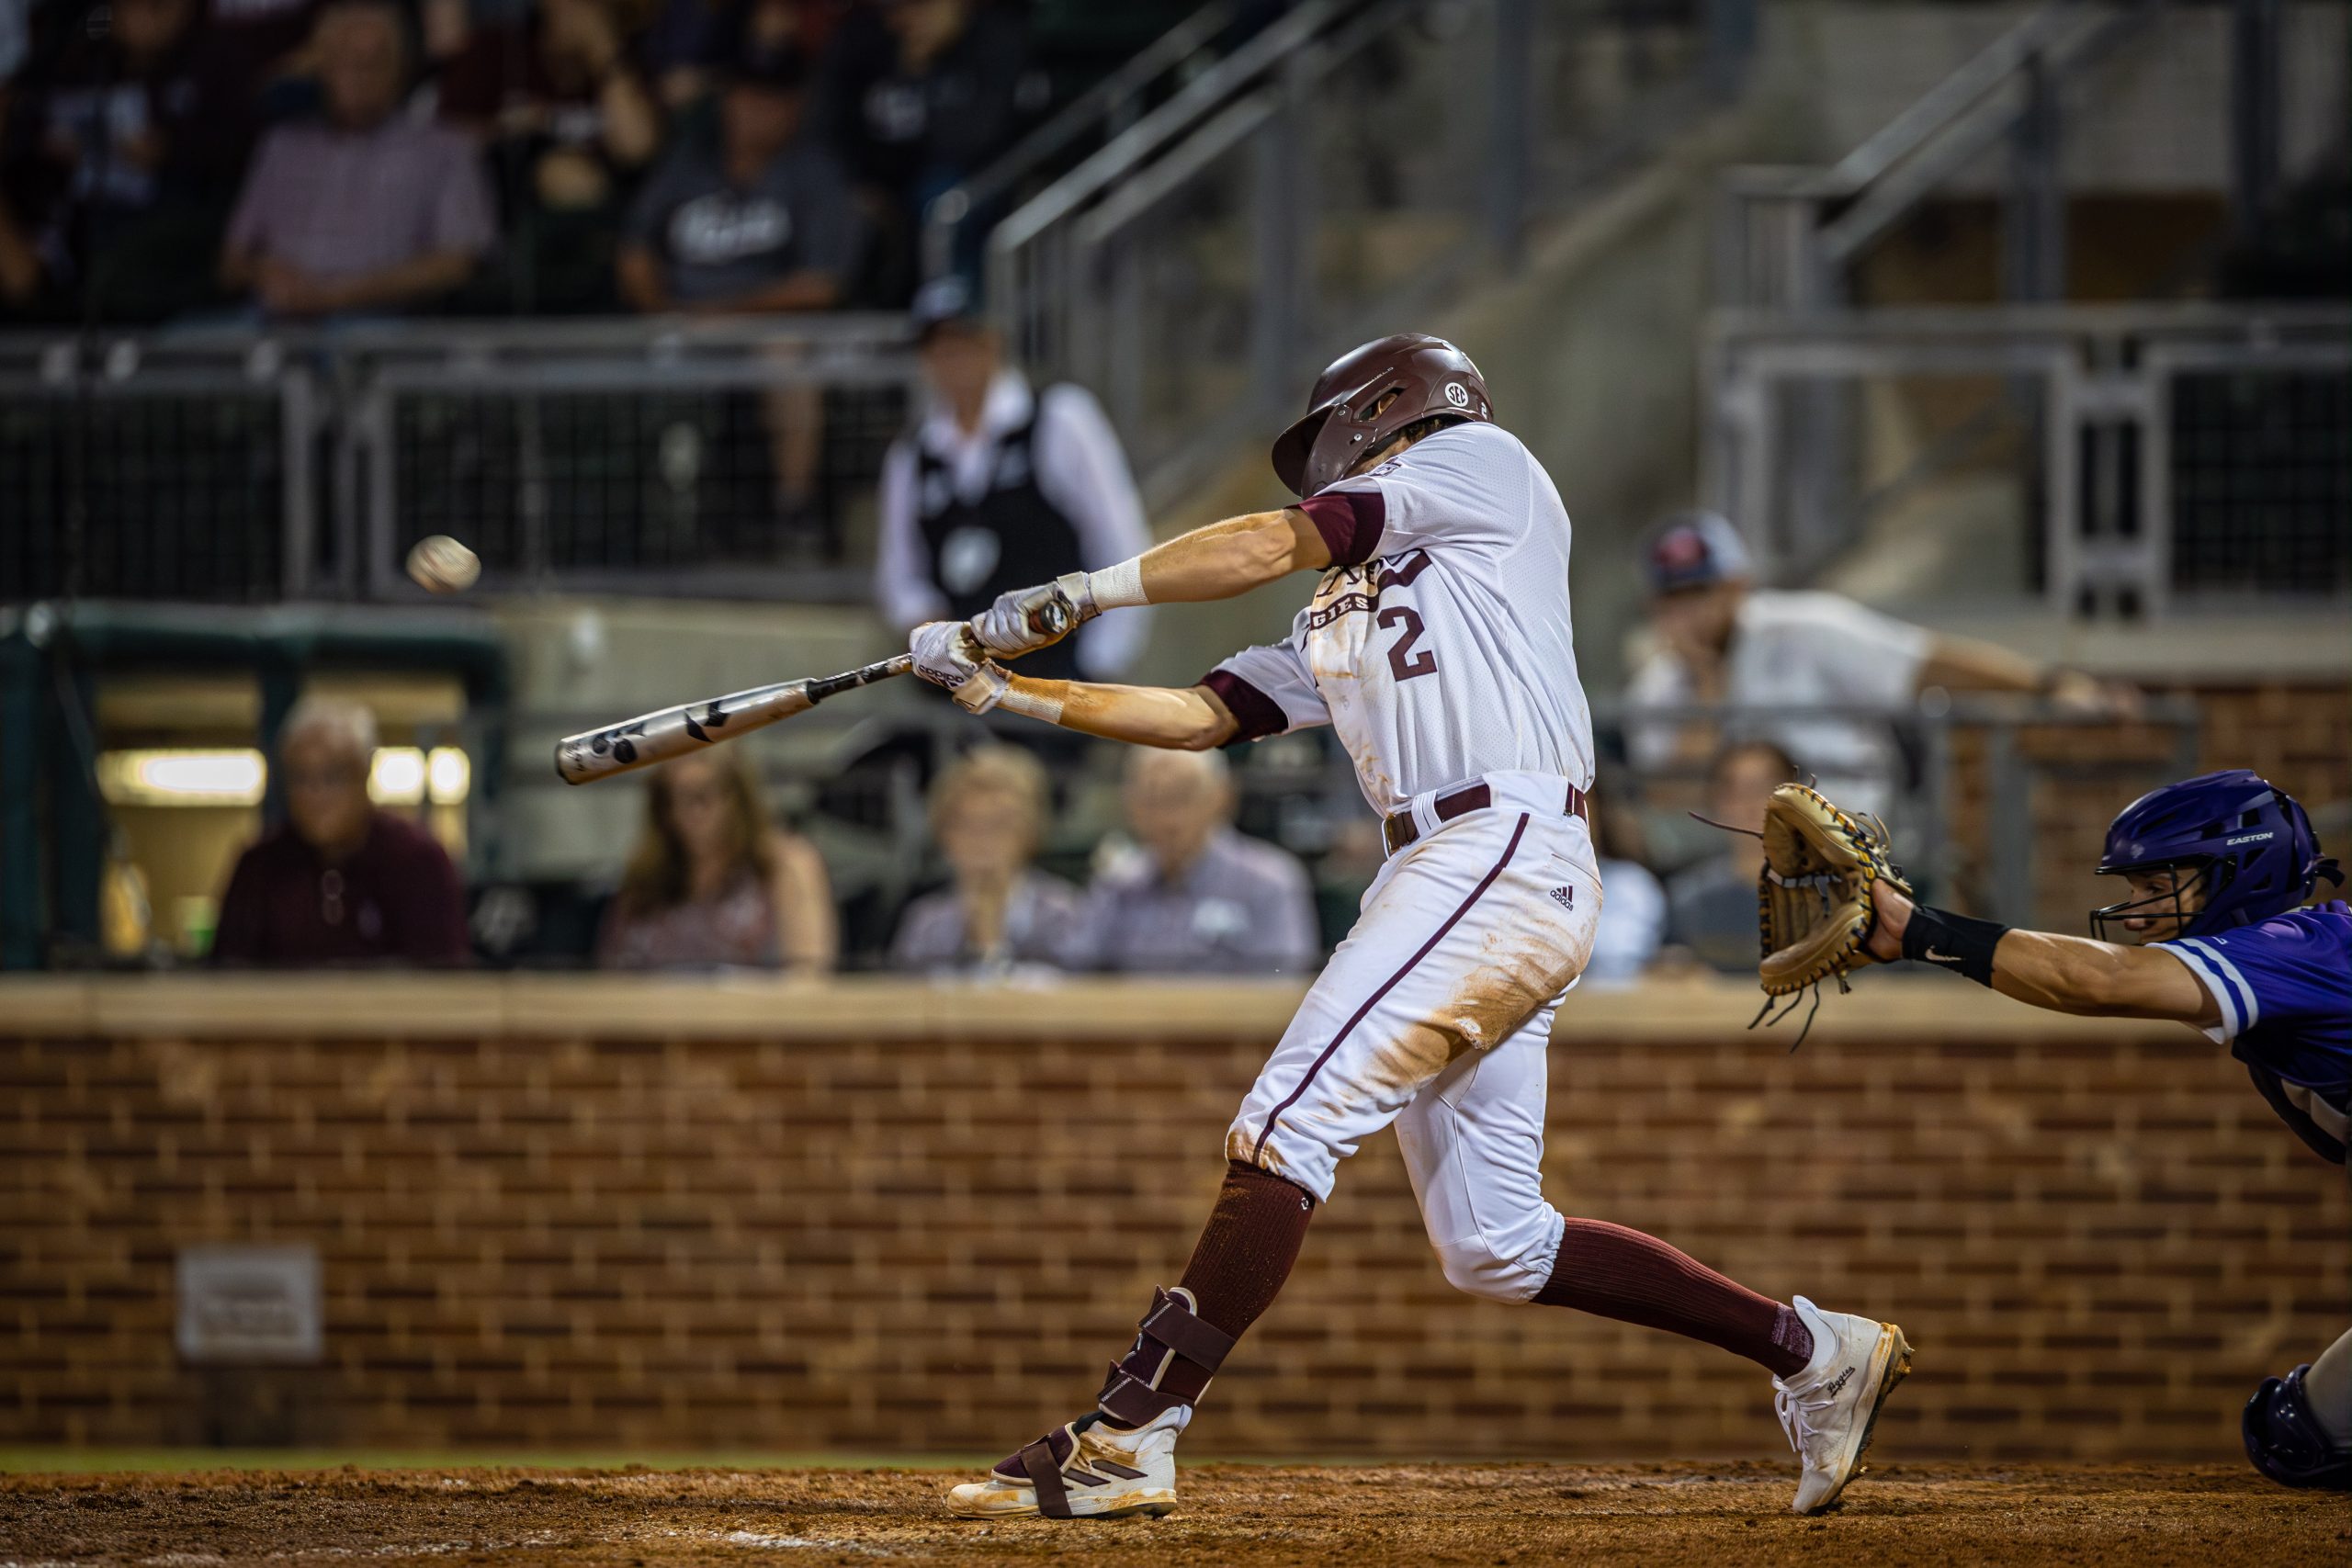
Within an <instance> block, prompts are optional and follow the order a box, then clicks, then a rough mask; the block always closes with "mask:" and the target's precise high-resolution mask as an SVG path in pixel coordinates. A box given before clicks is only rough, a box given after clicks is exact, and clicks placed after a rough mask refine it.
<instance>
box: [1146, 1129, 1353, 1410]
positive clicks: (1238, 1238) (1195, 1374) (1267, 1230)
mask: <svg viewBox="0 0 2352 1568" xmlns="http://www.w3.org/2000/svg"><path fill="white" fill-rule="evenodd" d="M1314 1218H1315V1200H1314V1198H1313V1197H1312V1196H1311V1195H1309V1194H1308V1192H1307V1191H1306V1189H1305V1188H1303V1187H1299V1186H1296V1185H1295V1184H1293V1183H1291V1182H1288V1181H1285V1180H1283V1179H1282V1178H1281V1177H1279V1176H1270V1175H1268V1174H1267V1173H1266V1172H1264V1171H1262V1170H1260V1169H1259V1168H1257V1167H1256V1166H1254V1165H1244V1164H1242V1163H1241V1162H1240V1161H1239V1160H1234V1161H1232V1162H1230V1163H1229V1164H1228V1165H1227V1167H1226V1172H1225V1186H1224V1188H1223V1189H1222V1190H1219V1191H1218V1193H1217V1195H1216V1208H1214V1209H1212V1210H1210V1211H1209V1223H1208V1224H1206V1225H1204V1226H1203V1227H1202V1228H1201V1239H1200V1240H1199V1241H1197V1242H1194V1243H1193V1260H1192V1261H1191V1262H1189V1263H1187V1264H1185V1265H1184V1277H1183V1278H1182V1280H1178V1281H1177V1283H1178V1284H1179V1285H1181V1286H1182V1287H1183V1288H1184V1289H1185V1290H1188V1291H1190V1292H1193V1312H1194V1313H1195V1314H1197V1315H1198V1316H1199V1317H1200V1318H1201V1320H1202V1321H1203V1322H1204V1323H1206V1324H1208V1325H1210V1326H1211V1327H1213V1328H1217V1329H1222V1330H1223V1331H1224V1332H1226V1333H1227V1334H1229V1335H1231V1336H1233V1337H1235V1338H1237V1339H1238V1338H1239V1337H1241V1335H1242V1333H1243V1331H1244V1330H1246V1329H1248V1328H1249V1326H1250V1325H1251V1324H1253V1323H1255V1322H1257V1321H1258V1317H1259V1314H1261V1313H1263V1312H1264V1311H1265V1310H1266V1309H1267V1308H1268V1307H1270V1306H1272V1305H1273V1304H1274V1298H1275V1297H1276V1296H1278V1295H1280V1294H1281V1293H1282V1288H1283V1280H1287V1279H1289V1278H1290V1270H1291V1265H1292V1264H1294V1263H1296V1262H1297V1261H1298V1249H1299V1247H1301V1246H1303V1245H1305V1243H1306V1225H1307V1222H1308V1221H1310V1220H1312V1219H1314ZM1136 1348H1137V1349H1138V1350H1140V1349H1141V1348H1142V1342H1141V1341H1140V1340H1138V1341H1137V1342H1136ZM1209 1376H1210V1374H1209V1373H1208V1371H1205V1370H1204V1369H1203V1368H1201V1367H1198V1366H1196V1365H1194V1364H1193V1362H1191V1361H1188V1360H1186V1359H1184V1358H1183V1357H1182V1356H1178V1357H1175V1358H1173V1359H1171V1360H1170V1362H1169V1365H1168V1370H1167V1371H1165V1372H1164V1373H1162V1374H1161V1375H1160V1379H1159V1392H1160V1393H1169V1394H1174V1395H1175V1396H1176V1397H1178V1398H1180V1399H1185V1400H1193V1399H1198V1398H1199V1397H1200V1396H1201V1393H1202V1391H1203V1390H1204V1389H1206V1388H1207V1387H1208V1386H1209ZM1105 1419H1106V1420H1108V1419H1109V1417H1107V1416H1106V1417H1105ZM1112 1424H1113V1425H1114V1426H1125V1422H1115V1421H1114V1422H1113V1423H1112Z"/></svg>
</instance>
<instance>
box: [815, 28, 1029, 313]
mask: <svg viewBox="0 0 2352 1568" xmlns="http://www.w3.org/2000/svg"><path fill="white" fill-rule="evenodd" d="M1028 54H1029V47H1028V39H1027V37H1026V35H1025V31H1024V29H1023V27H1022V24H1021V21H1020V19H1019V18H1018V17H1015V16H1013V15H1012V14H1011V13H1010V12H1008V11H1007V10H1006V9H1005V8H1003V7H1001V6H986V5H977V4H974V0H874V3H873V4H870V5H866V6H860V7H859V8H857V9H856V10H854V11H852V12H851V13H850V14H849V16H848V17H846V18H844V19H843V21H842V27H841V30H840V32H839V33H838V34H837V35H836V36H835V38H834V39H833V47H832V49H831V51H830V52H829V53H828V55H827V57H826V60H825V70H824V83H823V95H824V96H823V106H824V119H825V125H826V129H827V132H828V134H830V135H831V138H832V140H833V144H834V145H835V146H837V147H840V148H841V149H842V156H843V157H844V158H846V159H847V160H848V161H849V165H850V171H851V174H852V175H854V177H855V179H856V181H857V186H858V192H859V195H860V196H861V197H863V198H864V200H865V206H866V215H867V217H868V218H869V219H871V220H873V221H874V223H875V225H876V229H877V231H878V232H879V236H880V245H879V252H880V254H879V256H878V258H877V262H876V274H875V276H874V278H873V283H872V288H873V292H874V296H875V299H874V302H875V303H876V304H879V305H898V304H901V303H903V302H904V301H905V300H906V299H907V297H908V296H909V295H910V293H911V292H912V291H913V288H914V280H915V234H916V230H917V227H918V226H919V225H920V223H921V222H922V210H923V208H924V206H925V205H926V204H927V203H928V202H930V200H931V199H932V197H935V196H938V195H939V194H940V193H941V192H943V191H944V190H946V189H947V188H948V187H949V186H953V185H955V184H956V182H957V181H959V180H961V179H963V178H964V177H965V176H966V175H972V174H977V173H978V171H979V170H981V169H982V168H985V167H986V166H987V165H988V163H989V160H990V159H992V158H994V157H995V156H996V155H997V154H998V153H999V152H1003V151H1004V150H1005V148H1006V147H1008V146H1010V145H1011V144H1012V140H1013V137H1014V135H1015V134H1016V133H1017V132H1018V130H1019V129H1020V111H1021V104H1022V99H1023V94H1024V92H1025V91H1027V90H1028V88H1027V66H1028ZM961 259H963V260H965V261H967V262H968V261H970V260H971V259H973V258H968V257H967V258H961Z"/></svg>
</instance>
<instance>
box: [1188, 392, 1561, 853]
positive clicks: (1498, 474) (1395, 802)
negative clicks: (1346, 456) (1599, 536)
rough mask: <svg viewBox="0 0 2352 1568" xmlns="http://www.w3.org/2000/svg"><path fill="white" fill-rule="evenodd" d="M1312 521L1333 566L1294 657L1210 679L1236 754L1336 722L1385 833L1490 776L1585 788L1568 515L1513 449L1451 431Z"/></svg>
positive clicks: (1326, 496)
mask: <svg viewBox="0 0 2352 1568" xmlns="http://www.w3.org/2000/svg"><path fill="white" fill-rule="evenodd" d="M1302 507H1303V509H1304V510H1305V511H1306V513H1307V515H1308V516H1309V517H1311V518H1313V519H1314V521H1315V525H1316V527H1317V529H1318V530H1319V531H1320V532H1321V533H1322V535H1323V537H1324V539H1325V541H1326V542H1327V543H1328V544H1329V546H1330V548H1331V558H1332V560H1333V562H1334V563H1335V564H1334V565H1333V566H1332V568H1331V570H1329V571H1328V572H1326V573H1325V574H1324V577H1323V581H1321V582H1320V583H1319V584H1318V585H1317V588H1316V591H1315V598H1314V600H1313V602H1312V603H1311V604H1308V605H1307V606H1306V608H1305V609H1304V610H1301V611H1300V612H1299V613H1298V617H1297V619H1296V620H1295V621H1294V622H1293V623H1292V626H1291V635H1290V637H1289V639H1288V640H1287V641H1285V642H1281V643H1276V644H1273V645H1271V646H1263V647H1258V648H1251V649H1245V650H1243V651H1242V652H1240V653H1238V654H1236V655H1234V656H1233V657H1232V658H1231V659H1228V660H1226V661H1225V662H1224V663H1222V664H1220V665H1218V666H1217V668H1216V670H1215V671H1212V672H1211V673H1210V675H1209V676H1208V677H1206V678H1205V681H1204V683H1205V684H1207V685H1208V686H1209V687H1210V688H1211V689H1212V690H1215V691H1216V693H1217V694H1218V696H1219V697H1220V698H1221V699H1222V700H1223V701H1224V702H1225V704H1226V705H1227V707H1228V708H1230V709H1231V710H1232V711H1233V715H1234V717H1235V719H1236V720H1237V721H1238V723H1239V725H1240V727H1241V728H1240V736H1241V738H1243V739H1256V738H1257V737H1259V736H1263V735H1272V734H1283V733H1287V732H1289V731H1291V730H1295V729H1302V728H1306V727H1307V726H1309V725H1316V724H1326V723H1328V724H1329V725H1330V726H1331V727H1332V729H1333V731H1334V732H1335V733H1336V734H1337V735H1338V736H1339V739H1340V744H1341V745H1342V746H1344V747H1346V748H1347V751H1348V755H1349V756H1350V757H1351V758H1352V759H1353V760H1354V761H1355V768H1356V779H1357V782H1358V783H1359V784H1361V785H1362V786H1363V794H1364V798H1365V799H1366V800H1367V801H1369V802H1371V804H1372V807H1373V809H1374V810H1375V811H1377V812H1379V813H1380V814H1381V815H1383V816H1384V817H1385V816H1390V815H1393V814H1394V813H1396V812H1398V811H1401V810H1404V809H1406V807H1408V804H1409V803H1410V802H1411V800H1412V798H1413V797H1414V796H1415V795H1421V794H1424V793H1427V792H1429V791H1431V790H1442V789H1445V788H1447V787H1449V786H1452V785H1455V784H1466V783H1469V782H1471V781H1473V780H1476V779H1477V778H1479V777H1481V776H1482V775H1484V774H1487V773H1551V774H1556V775H1557V776H1559V777H1562V778H1565V779H1566V780H1567V781H1568V782H1569V783H1571V784H1575V785H1577V787H1578V788H1580V789H1583V788H1589V787H1590V786H1591V784H1592V715H1591V712H1590V710H1589V708H1588V707H1587V705H1586V703H1585V695H1584V687H1583V685H1582V684H1581V683H1580V682H1578V681H1577V656H1576V647H1575V642H1574V637H1573V627H1572V623H1571V618H1570V615H1569V613H1568V514H1567V512H1566V509H1565V508H1563V507H1562V506H1561V504H1560V494H1559V491H1557V490H1555V489H1554V488H1553V485H1552V480H1551V477H1550V476H1549V475H1547V474H1545V473H1544V469H1543V467H1542V466H1541V465H1540V464H1538V463H1537V462H1536V461H1535V458H1534V457H1533V456H1532V454H1530V453H1529V451H1528V450H1527V448H1526V447H1525V446H1522V445H1521V443H1520V441H1519V438H1518V437H1516V436H1514V435H1512V434H1510V432H1508V431H1506V430H1503V429H1501V428H1500V427H1498V426H1496V425H1492V424H1480V423H1462V424H1455V425H1450V426H1448V427H1446V428H1445V429H1443V430H1441V431H1439V432H1437V433H1436V434H1433V435H1430V436H1428V437H1426V438H1424V439H1422V440H1420V441H1419V442H1416V443H1415V444H1414V445H1413V446H1410V447H1408V449H1407V450H1406V451H1405V452H1404V453H1402V454H1401V455H1400V456H1398V457H1393V458H1391V459H1390V460H1389V461H1387V462H1385V463H1383V464H1382V465H1380V467H1378V468H1374V469H1373V470H1372V471H1371V472H1369V473H1367V474H1363V475H1360V476H1358V477H1356V478H1354V479H1343V480H1341V481H1340V483H1338V484H1336V485H1333V486H1331V487H1329V489H1326V490H1324V491H1319V492H1318V493H1317V494H1316V495H1314V496H1312V497H1310V498H1309V499H1308V500H1307V501H1306V502H1303V503H1302Z"/></svg>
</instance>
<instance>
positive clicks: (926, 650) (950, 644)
mask: <svg viewBox="0 0 2352 1568" xmlns="http://www.w3.org/2000/svg"><path fill="white" fill-rule="evenodd" d="M907 651H908V652H909V653H910V654H912V655H913V656H914V661H915V673H916V674H917V675H919V676H921V677H922V679H924V680H926V681H928V682H931V683H932V684H933V685H934V686H938V687H940V688H942V689H943V690H944V691H945V692H946V693H947V694H948V695H950V696H952V697H954V698H955V699H956V705H957V706H958V707H961V708H963V709H964V710H965V711H966V712H967V713H986V712H988V711H989V709H990V708H992V707H994V706H996V705H997V704H999V703H1001V702H1002V701H1003V700H1004V694H1005V691H1006V689H1007V688H1008V687H1010V686H1011V685H1012V677H1011V676H1010V675H1007V674H1006V673H1005V672H1004V671H1002V670H1001V669H1000V668H999V667H998V666H996V665H995V664H992V663H990V662H989V660H987V659H986V658H984V657H982V655H981V653H980V649H979V645H978V643H976V642H974V641H973V640H972V628H971V627H970V626H967V625H966V624H965V623H964V622H962V621H925V622H924V623H923V624H922V626H917V627H916V628H915V629H914V630H913V631H912V632H911V633H910V634H909V635H908V637H907Z"/></svg>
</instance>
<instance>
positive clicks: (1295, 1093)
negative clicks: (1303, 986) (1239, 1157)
mask: <svg viewBox="0 0 2352 1568" xmlns="http://www.w3.org/2000/svg"><path fill="white" fill-rule="evenodd" d="M1526 832H1527V814H1526V813H1525V812H1521V813H1520V818H1519V826H1518V827H1516V828H1513V829H1511V830H1510V843H1508V844H1505V845H1504V846H1503V858H1502V859H1500V860H1498V861H1497V862H1496V863H1495V866H1494V869H1493V870H1492V871H1489V872H1488V873H1487V874H1486V876H1485V877H1484V878H1483V879H1482V880H1481V881H1480V882H1479V884H1478V886H1476V887H1474V888H1472V889H1471V890H1470V897H1467V898H1464V900H1462V907H1461V908H1458V909H1456V910H1454V911H1453V913H1452V914H1450V915H1448V916H1446V918H1445V924H1443V925H1442V926H1440V927H1438V928H1437V931H1436V933H1435V934H1434V935H1432V936H1431V937H1430V939H1429V941H1427V942H1423V943H1421V946H1420V951H1419V952H1418V953H1414V954H1413V956H1412V957H1410V958H1408V959H1407V960H1405V965H1404V967H1403V968H1401V969H1399V970H1397V973H1395V974H1394V975H1391V976H1388V978H1387V979H1385V980H1384V981H1382V982H1381V983H1380V989H1378V990H1376V991H1374V992H1373V993H1372V995H1371V996H1370V997H1369V998H1366V999H1365V1001H1364V1004H1363V1006H1362V1007H1360V1008H1358V1009H1356V1010H1355V1012H1354V1013H1353V1014H1352V1015H1351V1017H1350V1018H1349V1019H1348V1021H1347V1022H1345V1023H1343V1024H1341V1025H1340V1032H1338V1033H1337V1034H1334V1035H1333V1036H1331V1043H1329V1045H1326V1046H1324V1047H1323V1054H1322V1055H1319V1056H1317V1057H1316V1058H1315V1065H1314V1066H1311V1067H1309V1068H1307V1069H1306V1077H1302V1078H1300V1079H1299V1080H1298V1087H1297V1088H1296V1089H1293V1090H1291V1091H1290V1094H1289V1095H1288V1097H1287V1098H1285V1099H1284V1100H1283V1102H1282V1103H1281V1104H1280V1105H1277V1106H1275V1107H1274V1108H1273V1110H1272V1111H1268V1112H1267V1113H1266V1124H1265V1126H1263V1127H1261V1128H1260V1129H1259V1131H1258V1141H1257V1143H1256V1144H1255V1145H1251V1147H1250V1158H1252V1159H1255V1158H1256V1157H1257V1156H1258V1153H1259V1151H1260V1150H1261V1149H1263V1148H1264V1147H1265V1146H1266V1140H1267V1139H1268V1138H1271V1137H1272V1136H1273V1135H1274V1123H1275V1122H1278V1121H1280V1120H1282V1114H1283V1111H1288V1110H1289V1109H1290V1108H1291V1107H1292V1106H1294V1105H1295V1104H1297V1103H1298V1097H1299V1096H1300V1095H1302V1094H1305V1093H1306V1086H1307V1085H1308V1084H1311V1083H1313V1082H1314V1081H1315V1075H1316V1074H1317V1073H1319V1072H1321V1071H1322V1070H1323V1064H1324V1063H1326V1062H1328V1061H1329V1060H1330V1059H1331V1053H1332V1052H1334V1051H1337V1050H1338V1049H1339V1048H1340V1044H1341V1043H1343V1042H1344V1041H1346V1039H1347V1037H1348V1036H1349V1035H1350V1034H1352V1033H1354V1032H1355V1027H1356V1025H1357V1024H1359V1023H1362V1022H1363V1021H1364V1017H1365V1015H1366V1014H1368V1013H1370V1012H1371V1011H1372V1010H1373V1009H1374V1008H1376V1007H1378V1006H1379V1005H1380V998H1383V997H1385V996H1386V995H1387V994H1388V993H1389V992H1391V991H1393V990H1395V989H1396V988H1397V982H1399V981H1401V980H1402V979H1404V978H1405V976H1408V975H1409V974H1411V973H1412V972H1413V968H1414V966H1415V965H1416V964H1419V963H1420V961H1421V960H1422V959H1424V958H1427V957H1428V956H1429V955H1430V950H1431V949H1433V948H1435V947H1436V946H1437V944H1438V943H1439V942H1443V941H1444V940H1445V933H1446V932H1448V931H1452V930H1453V928H1454V927H1455V926H1458V925H1460V924H1461V923H1462V917H1463V916H1464V915H1466V914H1468V913H1469V912H1470V906H1472V905H1473V904H1476V902H1477V901H1478V900H1479V899H1481V898H1483V897H1486V896H1487V888H1489V887H1492V886H1494V885H1495V878H1497V877H1498V876H1500V875H1501V874H1503V868H1504V867H1505V866H1507V865H1509V864H1510V857H1511V856H1513V855H1515V854H1517V853H1518V852H1519V840H1521V838H1522V837H1524V836H1525V835H1526Z"/></svg>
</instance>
